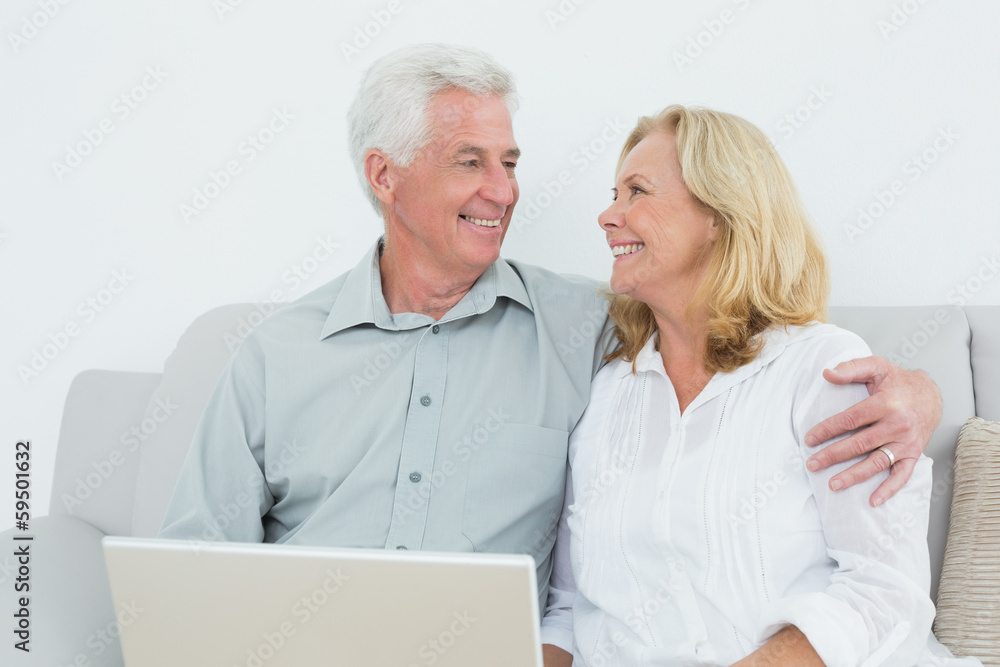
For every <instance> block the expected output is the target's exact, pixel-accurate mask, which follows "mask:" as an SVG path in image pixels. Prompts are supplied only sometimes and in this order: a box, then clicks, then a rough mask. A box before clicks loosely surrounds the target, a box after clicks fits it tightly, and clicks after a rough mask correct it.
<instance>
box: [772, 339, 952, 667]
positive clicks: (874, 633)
mask: <svg viewBox="0 0 1000 667" xmlns="http://www.w3.org/2000/svg"><path fill="white" fill-rule="evenodd" d="M817 343H818V345H817V347H816V348H815V350H813V351H812V352H813V353H814V356H813V357H812V358H811V359H808V360H806V359H803V363H802V365H801V366H802V367H800V369H799V370H800V371H801V374H802V375H801V376H800V378H801V379H799V378H797V379H796V380H795V385H796V387H797V397H798V398H797V399H796V407H795V409H794V412H793V415H792V423H793V427H794V429H795V436H796V439H797V442H798V443H799V445H798V446H799V450H800V453H801V454H802V457H803V459H805V458H806V457H808V456H809V454H811V453H812V450H811V449H810V448H809V447H808V446H807V445H806V443H805V433H806V430H807V429H809V428H810V427H811V426H812V425H813V424H816V423H818V422H820V421H822V420H824V419H826V418H828V417H830V416H831V415H833V414H836V413H838V412H841V411H843V410H845V409H847V408H850V407H851V406H852V405H854V404H856V403H858V402H859V401H861V400H863V399H864V398H865V397H866V396H867V393H868V392H867V390H866V389H865V388H864V387H863V386H861V385H853V384H852V385H843V386H838V385H834V384H831V383H829V382H827V381H826V380H824V379H822V377H820V375H821V370H822V369H823V368H829V367H831V366H833V365H835V364H837V363H839V362H840V361H843V360H844V359H851V358H857V357H858V356H863V353H864V352H866V351H867V349H866V346H865V345H864V343H863V341H861V340H860V339H859V338H857V337H856V336H854V335H853V334H850V333H848V332H844V331H841V332H837V333H836V335H833V336H826V337H824V339H823V340H822V341H817ZM830 444H832V443H831V442H828V443H825V444H824V445H823V446H824V447H825V446H829V445H830ZM848 465H849V463H841V464H837V465H835V466H832V467H830V468H827V469H824V470H821V471H819V472H806V473H804V474H806V475H808V481H809V484H810V487H811V489H812V494H813V498H814V499H815V509H814V510H810V511H816V512H817V513H818V518H819V524H820V527H821V528H822V535H823V539H824V541H825V543H826V555H827V557H828V558H829V559H830V561H831V562H832V563H833V564H834V566H835V568H834V570H833V572H832V573H831V574H830V575H829V580H828V583H827V585H826V588H825V589H820V590H815V591H803V592H800V593H797V594H793V595H790V596H787V597H785V598H781V599H777V600H773V601H771V602H770V603H768V604H766V605H764V607H763V608H762V610H761V615H760V618H759V621H758V626H757V630H756V635H755V638H756V641H757V642H758V643H763V642H765V641H766V640H768V639H770V638H771V636H772V635H775V633H776V632H778V631H782V630H783V629H785V628H786V627H787V626H795V627H796V628H797V629H798V630H799V631H801V633H802V634H803V635H804V636H805V637H806V638H807V639H808V641H809V643H810V644H811V645H812V648H813V649H815V651H816V653H817V654H819V656H820V657H821V658H822V660H823V661H824V662H825V663H826V664H827V665H858V664H861V663H862V662H864V661H865V660H867V659H870V658H874V659H875V660H874V662H879V661H883V660H884V661H885V663H884V664H900V665H911V664H913V663H914V662H915V661H916V659H917V656H918V655H919V653H920V651H921V650H922V648H923V646H924V644H925V643H926V639H927V634H928V632H929V631H930V625H931V622H932V621H933V618H934V605H933V604H932V603H931V601H930V597H929V595H928V589H929V586H930V562H929V556H928V550H927V538H926V535H927V520H928V516H927V515H928V507H929V503H930V493H931V474H930V467H931V463H930V460H929V459H926V458H922V459H920V460H919V461H917V462H916V465H915V468H914V472H913V477H912V479H911V481H910V483H909V484H907V485H906V486H905V487H903V489H902V490H900V492H899V493H898V494H896V496H894V497H892V498H891V499H889V500H888V501H886V502H884V503H882V504H881V505H879V506H878V507H874V508H873V507H871V506H870V505H869V503H868V497H869V495H870V494H871V493H872V492H874V491H875V489H876V487H877V486H878V485H879V484H881V483H882V482H884V481H885V478H886V477H887V474H886V473H884V472H883V473H881V474H880V475H877V476H876V477H873V478H871V479H869V480H867V481H865V482H862V483H859V484H857V485H854V486H851V487H848V488H847V489H844V490H842V491H840V492H838V493H834V492H833V491H832V490H831V489H830V480H831V478H832V477H834V476H835V475H836V474H838V473H840V472H842V471H843V470H845V469H846V468H847V467H848ZM804 509H808V508H804Z"/></svg>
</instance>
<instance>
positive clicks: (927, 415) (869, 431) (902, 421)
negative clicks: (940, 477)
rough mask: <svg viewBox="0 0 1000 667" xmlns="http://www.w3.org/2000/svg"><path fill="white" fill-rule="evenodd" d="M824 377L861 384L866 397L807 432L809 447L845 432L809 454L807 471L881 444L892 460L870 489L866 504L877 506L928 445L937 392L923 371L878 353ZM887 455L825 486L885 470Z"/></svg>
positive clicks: (857, 466) (878, 455)
mask: <svg viewBox="0 0 1000 667" xmlns="http://www.w3.org/2000/svg"><path fill="white" fill-rule="evenodd" d="M823 376H824V377H825V378H826V379H827V380H828V381H829V382H832V383H834V384H849V383H853V382H857V383H864V384H865V385H867V387H868V392H869V393H870V394H871V396H870V397H869V398H867V399H865V400H864V401H861V402H860V403H857V404H856V405H854V406H852V407H851V408H849V409H847V410H844V411H843V412H840V413H838V414H836V415H834V416H832V417H830V418H829V419H825V420H823V421H822V422H821V423H819V424H817V425H815V426H814V427H813V428H812V429H811V430H810V431H809V433H807V434H806V444H808V445H809V446H811V447H814V446H816V445H819V444H820V443H823V442H826V441H828V440H830V439H832V438H835V437H837V436H839V435H843V434H844V433H847V432H848V431H853V430H855V429H860V430H858V432H857V433H854V434H853V435H851V436H850V437H848V438H845V439H843V440H841V441H839V442H837V443H834V444H833V445H831V446H829V447H827V448H826V449H823V450H821V451H819V452H817V453H816V454H813V455H812V456H811V457H810V458H809V470H811V471H813V472H816V471H818V470H822V469H824V468H828V467H829V466H831V465H834V464H836V463H843V462H844V461H848V460H850V459H853V458H855V457H857V456H861V455H863V454H866V453H868V452H875V450H876V449H878V448H879V447H882V446H886V447H888V448H889V449H890V450H891V451H892V453H893V455H894V457H895V460H896V464H895V465H893V466H892V470H891V471H890V474H889V477H888V479H886V480H885V481H884V482H882V484H881V485H879V487H878V488H877V489H876V490H875V492H874V493H872V495H871V497H870V498H869V502H870V504H871V505H872V506H873V507H877V506H879V505H881V504H882V503H883V502H885V501H886V500H887V499H889V498H891V497H892V496H894V495H895V494H896V492H897V491H899V490H900V489H901V488H903V485H904V484H906V482H907V481H908V480H909V479H910V476H911V475H912V474H913V469H914V467H915V466H916V464H917V460H918V459H919V458H920V455H921V454H923V453H924V450H925V449H927V444H928V443H929V442H930V439H931V436H932V435H933V434H934V429H936V428H937V425H938V423H939V422H940V421H941V392H940V391H938V388H937V385H936V384H934V381H933V380H931V379H930V377H929V376H928V375H927V374H926V373H924V372H922V371H909V370H906V369H903V368H900V367H899V366H896V365H895V364H892V363H889V362H888V361H886V360H885V359H883V358H881V357H864V358H861V359H854V360H852V361H846V362H844V363H842V364H838V365H837V367H836V368H834V369H832V370H827V371H825V372H824V373H823ZM888 465H889V458H888V457H887V456H885V455H884V454H883V453H881V452H875V453H874V454H872V455H869V456H868V457H867V458H865V459H863V460H861V461H859V462H858V463H855V464H854V465H853V466H851V467H850V468H848V469H847V470H845V471H843V472H841V473H840V474H838V475H834V476H833V477H832V478H831V479H830V489H831V490H833V491H838V490H841V489H844V488H847V487H849V486H853V485H855V484H858V483H859V482H863V481H865V480H868V479H871V478H872V477H874V476H875V475H877V474H878V473H880V472H882V471H883V470H885V469H886V468H887V467H888Z"/></svg>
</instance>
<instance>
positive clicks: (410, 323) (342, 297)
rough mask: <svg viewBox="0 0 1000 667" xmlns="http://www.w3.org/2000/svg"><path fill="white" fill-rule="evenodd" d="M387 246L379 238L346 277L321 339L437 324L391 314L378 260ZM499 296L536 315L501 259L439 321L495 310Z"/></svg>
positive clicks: (424, 317) (410, 315) (427, 319)
mask: <svg viewBox="0 0 1000 667" xmlns="http://www.w3.org/2000/svg"><path fill="white" fill-rule="evenodd" d="M384 243H385V241H384V237H380V238H379V240H378V241H376V242H375V244H374V245H373V246H372V247H371V249H370V250H369V251H368V252H367V253H366V254H365V256H364V257H363V258H362V259H361V261H360V262H358V264H357V266H355V267H354V268H353V269H351V271H350V272H349V273H348V274H347V278H346V279H345V280H344V286H343V288H342V289H341V290H340V294H338V295H337V298H336V300H335V301H334V303H333V307H332V308H331V309H330V315H329V317H327V318H326V323H325V324H324V325H323V331H322V332H321V333H320V339H321V340H322V339H323V338H326V337H327V336H329V335H331V334H334V333H337V332H338V331H343V330H345V329H349V328H351V327H353V326H357V325H360V324H374V325H375V326H377V327H378V328H380V329H387V330H390V331H399V330H403V329H416V328H418V327H422V326H426V325H428V324H433V323H435V320H434V318H432V317H429V316H427V315H420V314H418V313H396V314H393V313H391V312H389V306H388V305H387V304H386V302H385V296H383V294H382V276H381V274H380V273H379V257H380V256H381V254H382V246H383V244H384ZM497 297H506V298H508V299H512V300H513V301H516V302H518V303H519V304H521V305H522V306H524V307H525V308H527V309H528V310H530V311H532V312H534V308H533V307H532V304H531V299H530V298H529V297H528V292H527V290H526V289H525V288H524V283H523V282H522V281H521V277H520V276H519V275H518V273H517V272H516V271H515V270H514V269H513V267H511V265H510V264H508V263H507V262H506V261H504V259H503V258H499V259H497V261H495V262H493V264H491V265H490V266H489V267H487V269H486V270H485V271H483V274H482V275H481V276H479V279H478V280H476V282H475V284H474V285H473V286H472V289H470V290H469V291H468V293H467V294H466V295H465V296H464V297H462V300H461V301H459V302H458V303H457V304H455V306H454V307H453V308H452V309H451V310H449V311H448V312H447V313H446V314H445V315H444V317H442V318H441V319H440V320H437V322H438V323H444V322H450V321H452V320H457V319H460V318H462V317H469V316H470V315H479V314H482V313H485V312H487V311H488V310H490V309H491V308H492V307H493V305H494V304H495V303H496V300H497Z"/></svg>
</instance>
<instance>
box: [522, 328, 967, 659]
mask: <svg viewBox="0 0 1000 667" xmlns="http://www.w3.org/2000/svg"><path fill="white" fill-rule="evenodd" d="M764 336H765V341H766V342H765V346H764V348H763V350H762V351H761V353H760V355H759V356H758V357H757V358H756V359H755V360H754V361H752V362H751V363H749V364H747V365H745V366H743V367H741V368H739V369H737V370H736V371H735V372H733V373H716V374H715V376H714V377H712V379H711V380H710V381H709V383H708V385H707V386H706V387H705V388H704V389H703V390H702V392H701V393H700V394H699V395H698V396H697V398H695V399H694V401H693V402H692V403H691V404H690V405H689V406H688V407H687V409H686V410H685V411H684V414H683V415H682V414H680V409H679V404H678V402H677V397H676V394H675V393H674V389H673V386H672V385H671V382H670V379H669V378H668V377H667V375H666V373H665V372H664V370H663V363H662V360H661V358H660V354H659V352H657V351H656V349H655V347H654V341H653V340H652V339H651V340H650V341H649V342H648V343H647V344H646V346H645V347H644V348H643V350H642V352H641V353H640V354H639V355H638V358H637V359H636V369H637V373H636V374H633V373H632V364H631V363H626V362H621V361H619V362H613V363H610V364H608V365H607V366H605V367H604V368H603V369H602V370H601V371H600V372H599V373H598V375H597V377H596V378H595V379H594V382H593V385H592V387H591V396H590V405H589V407H588V408H587V411H586V412H585V413H584V415H583V417H582V418H581V420H580V422H579V424H578V425H577V427H576V429H575V430H574V432H573V434H572V436H571V439H570V445H569V457H570V481H569V483H568V484H567V500H566V510H565V511H564V514H563V518H562V521H561V522H560V532H559V539H558V541H557V544H556V562H555V568H556V569H555V572H554V574H553V579H552V589H551V593H550V598H549V610H548V612H547V614H546V618H545V621H544V622H543V629H542V633H543V634H542V637H543V642H545V643H553V644H556V645H559V646H563V647H564V648H566V649H567V650H569V649H570V647H572V651H573V654H574V663H573V664H574V665H575V666H577V667H579V666H580V665H587V666H592V667H602V666H605V665H628V666H630V667H631V666H639V665H729V664H731V663H733V662H735V661H737V660H739V659H740V658H742V657H744V656H746V655H747V654H749V653H751V652H753V651H754V650H756V649H757V648H759V647H760V646H761V645H763V644H764V643H765V642H766V641H767V640H768V638H770V637H771V636H772V635H773V634H774V633H775V632H777V631H778V630H780V629H781V628H782V627H784V626H786V625H789V624H794V625H795V626H797V627H798V628H799V629H800V630H801V631H802V632H803V633H805V635H806V637H807V638H808V639H809V641H810V643H811V644H812V646H813V648H815V649H816V651H817V652H818V653H819V655H820V657H821V658H822V659H823V661H824V662H825V663H826V664H827V665H851V666H854V665H862V664H864V665H915V664H924V661H929V662H928V663H927V664H945V662H943V661H942V659H940V658H934V657H931V652H933V653H934V654H936V655H943V656H950V654H948V653H947V651H946V649H944V648H943V647H941V646H940V644H938V643H937V642H936V640H934V639H933V635H931V634H930V628H931V622H932V621H933V619H934V605H933V604H932V603H931V600H930V598H929V596H928V589H929V586H930V564H929V559H928V552H927V542H926V534H927V516H928V507H929V504H930V494H931V484H932V482H931V461H930V459H928V458H926V457H923V458H921V460H920V461H919V462H918V463H917V466H916V470H915V471H914V473H913V477H912V479H911V480H910V482H909V483H908V484H907V485H906V486H905V487H904V488H903V490H901V491H900V492H899V493H898V494H896V496H894V497H893V498H891V499H890V500H889V501H887V502H885V503H883V504H882V505H881V506H880V507H878V508H874V509H873V508H871V507H870V506H869V504H868V497H869V496H870V495H871V493H872V492H873V491H874V489H875V487H876V486H877V485H878V484H879V483H880V482H881V481H883V480H884V478H885V475H886V473H883V474H882V475H879V476H877V478H876V479H873V480H869V481H868V482H866V483H862V484H858V485H856V486H853V487H851V488H849V489H846V490H843V491H840V492H837V493H833V492H831V491H830V490H829V487H828V486H827V483H828V482H829V479H830V477H832V476H833V475H834V474H836V473H837V472H839V471H841V470H843V469H845V468H846V467H847V466H848V465H849V464H842V465H838V466H833V467H832V468H830V469H827V470H824V471H821V472H818V473H810V472H808V471H807V470H806V467H805V459H806V458H807V457H808V456H809V455H810V454H812V453H813V452H814V451H815V450H814V449H811V448H808V447H806V446H805V444H804V441H805V434H806V431H808V430H809V429H810V428H811V427H812V426H814V425H815V424H817V423H819V422H820V421H822V420H823V419H825V418H826V417H829V416H831V415H833V414H836V413H838V412H840V411H842V410H844V409H846V408H847V407H849V406H851V405H853V404H854V403H856V402H858V401H860V400H862V399H863V398H865V397H867V395H868V392H867V390H866V389H865V387H864V385H846V386H837V385H833V384H830V383H829V382H827V381H826V380H824V379H823V377H822V371H823V369H824V368H831V367H833V366H835V365H836V364H838V363H840V362H841V361H846V360H849V359H854V358H858V357H865V356H869V355H870V354H871V352H870V351H869V349H868V347H867V345H865V343H864V341H862V340H861V339H860V338H859V337H858V336H856V335H854V334H852V333H850V332H848V331H844V330H842V329H838V328H837V327H834V326H832V325H826V324H814V325H811V326H808V327H788V328H787V330H786V329H783V328H782V329H774V330H769V331H767V332H766V333H765V334H764ZM574 581H575V584H574ZM574 589H575V593H574ZM570 609H572V620H571V621H570ZM948 664H955V665H957V664H979V663H978V662H976V661H970V662H968V663H964V662H962V661H957V660H954V659H950V661H949V662H948Z"/></svg>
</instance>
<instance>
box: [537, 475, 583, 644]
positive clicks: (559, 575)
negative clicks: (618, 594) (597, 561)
mask: <svg viewBox="0 0 1000 667" xmlns="http://www.w3.org/2000/svg"><path fill="white" fill-rule="evenodd" d="M572 504H573V479H572V471H571V469H570V468H569V467H567V474H566V499H565V502H564V503H563V512H562V517H561V518H560V519H559V530H558V534H557V536H556V543H555V547H554V548H553V552H552V553H553V558H552V560H553V565H552V576H551V578H550V579H549V599H548V603H547V604H546V607H545V615H544V616H543V618H542V629H541V636H542V643H543V644H552V645H553V646H558V647H559V648H561V649H562V650H564V651H566V652H567V653H569V654H571V655H572V653H573V601H574V599H575V598H576V582H575V580H574V579H573V566H572V561H571V560H570V530H569V524H568V521H567V520H568V518H569V508H570V506H572Z"/></svg>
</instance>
